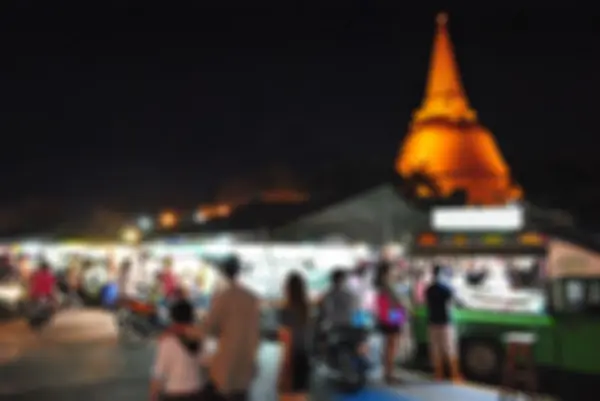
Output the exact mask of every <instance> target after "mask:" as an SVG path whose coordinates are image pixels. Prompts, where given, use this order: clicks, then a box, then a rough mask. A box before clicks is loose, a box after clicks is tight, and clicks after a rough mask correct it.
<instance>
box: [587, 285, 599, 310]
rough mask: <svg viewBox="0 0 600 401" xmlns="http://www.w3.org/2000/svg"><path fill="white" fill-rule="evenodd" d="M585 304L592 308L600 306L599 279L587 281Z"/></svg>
mask: <svg viewBox="0 0 600 401" xmlns="http://www.w3.org/2000/svg"><path fill="white" fill-rule="evenodd" d="M587 304H588V305H589V306H591V307H593V308H598V307H600V280H594V281H590V282H589V286H588V297H587Z"/></svg>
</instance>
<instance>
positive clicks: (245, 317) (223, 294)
mask: <svg viewBox="0 0 600 401" xmlns="http://www.w3.org/2000/svg"><path fill="white" fill-rule="evenodd" d="M222 270H223V275H224V276H225V277H226V278H227V279H228V281H229V285H228V286H227V287H226V288H224V289H223V290H222V291H220V292H219V293H218V294H215V295H214V298H213V299H212V301H211V304H210V307H209V310H208V313H207V317H206V320H205V322H204V325H203V326H204V327H203V329H202V333H203V334H204V335H205V336H212V337H216V338H217V339H218V345H217V350H216V352H215V354H214V356H213V357H212V358H211V362H210V379H211V382H212V384H213V385H214V390H215V391H216V393H217V395H218V396H219V397H218V398H222V399H225V400H227V401H245V400H246V399H247V395H248V390H249V388H250V385H251V384H252V380H253V379H254V375H255V373H256V355H257V351H258V346H259V344H260V300H259V299H258V297H257V296H256V295H254V294H253V293H252V292H251V291H250V290H248V289H247V288H245V287H243V286H242V285H240V283H238V281H237V276H238V274H239V272H240V262H239V260H238V259H237V258H236V257H230V258H228V259H227V260H226V261H225V262H224V263H223V269H222Z"/></svg>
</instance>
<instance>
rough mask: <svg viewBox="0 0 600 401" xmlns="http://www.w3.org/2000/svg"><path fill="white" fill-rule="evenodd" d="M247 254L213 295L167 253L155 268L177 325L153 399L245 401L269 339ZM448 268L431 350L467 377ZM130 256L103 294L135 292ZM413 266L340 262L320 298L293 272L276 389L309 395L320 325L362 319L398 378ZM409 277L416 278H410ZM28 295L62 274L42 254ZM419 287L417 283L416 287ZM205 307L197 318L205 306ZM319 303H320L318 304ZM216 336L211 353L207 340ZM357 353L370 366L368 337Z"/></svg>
mask: <svg viewBox="0 0 600 401" xmlns="http://www.w3.org/2000/svg"><path fill="white" fill-rule="evenodd" d="M240 265H241V264H240V261H239V260H238V259H237V258H236V257H234V256H232V257H229V258H227V259H226V260H225V261H224V262H222V264H221V266H220V273H221V276H222V277H224V278H225V282H226V285H224V286H222V287H221V288H219V289H217V290H216V291H214V292H213V293H212V294H211V296H210V302H208V299H207V295H206V294H205V293H198V292H194V291H191V290H190V288H184V286H182V284H181V282H180V280H179V279H178V277H177V275H176V274H175V272H174V271H173V266H172V260H170V259H169V258H166V259H165V260H164V263H163V266H162V269H160V271H159V272H158V274H157V275H156V277H155V280H154V285H153V290H152V291H151V292H152V293H153V294H154V296H152V297H153V299H154V301H153V302H157V303H160V304H162V305H165V306H166V307H167V308H168V310H169V322H170V325H169V326H168V328H166V329H165V330H164V332H163V333H162V335H161V336H160V338H159V341H158V347H157V354H156V359H155V363H154V367H153V372H152V384H151V391H150V394H151V401H158V400H159V399H164V400H172V401H175V400H192V399H205V400H209V401H210V400H215V401H217V400H228V401H229V400H231V401H243V400H246V399H247V398H248V390H249V388H250V386H251V384H252V382H253V380H254V378H255V377H256V375H257V372H258V364H257V359H256V358H257V352H258V347H259V344H260V342H261V307H262V303H261V300H260V298H259V297H258V295H257V294H254V293H253V292H252V291H251V290H250V289H248V288H246V287H245V286H244V285H243V284H242V283H241V282H240V280H239V279H238V278H239V274H240V270H241V266H240ZM444 272H445V270H444V269H443V268H442V267H440V266H435V267H434V268H433V271H432V276H433V281H432V282H431V283H430V284H429V285H428V287H427V288H424V289H422V290H421V291H422V292H423V294H422V295H423V297H424V298H425V300H426V304H427V309H428V319H429V350H430V358H431V362H432V365H433V367H434V373H435V377H436V378H440V379H441V378H443V376H444V371H445V369H444V366H446V365H448V366H449V367H450V372H451V375H452V379H454V380H460V379H461V375H460V370H459V361H458V357H457V349H456V346H455V341H454V333H453V330H452V325H451V315H450V304H451V302H452V298H453V297H452V290H451V288H450V287H449V286H448V284H447V281H446V280H445V278H444V277H445V274H444ZM130 273H131V262H130V261H128V260H124V261H123V262H122V264H121V266H119V267H118V268H113V269H112V270H111V271H110V274H109V280H108V282H107V283H106V284H105V286H104V289H103V291H102V294H101V298H102V299H101V300H102V304H103V305H104V306H106V307H107V308H112V307H114V306H115V305H116V304H118V303H119V302H121V301H122V300H123V299H126V298H128V297H129V296H130V295H131V294H130V291H129V290H128V288H129V287H130V282H131V279H130ZM406 273H407V272H406V271H405V270H402V269H397V268H394V267H392V265H391V264H389V263H386V262H380V263H378V264H376V265H375V266H373V265H370V264H366V263H361V264H360V265H359V266H358V267H357V268H356V269H354V270H347V269H339V270H335V271H333V273H332V275H331V285H330V288H329V290H328V291H326V292H325V293H324V294H323V296H322V297H321V298H320V299H319V301H318V302H317V303H316V304H315V303H314V302H313V301H312V300H311V299H310V298H309V296H308V291H307V286H306V282H305V279H304V277H303V276H302V275H301V274H299V273H291V274H290V275H289V276H288V277H287V280H286V281H285V284H284V298H285V299H284V302H283V305H282V306H281V307H280V310H279V319H278V322H279V325H278V340H279V342H280V343H281V345H282V350H283V352H282V354H281V355H282V356H281V361H280V365H279V378H278V382H277V391H278V392H279V394H280V398H282V399H287V400H303V399H306V397H307V394H308V392H309V384H310V381H311V377H312V372H311V368H312V367H314V366H315V364H314V363H313V362H314V354H315V349H317V348H318V340H316V338H318V336H315V332H317V331H321V332H324V333H333V332H335V331H336V330H338V331H339V330H342V331H343V330H347V329H348V328H351V327H360V328H361V329H364V330H365V331H367V332H369V333H378V334H379V335H380V336H381V338H382V340H383V341H382V342H383V347H382V351H383V352H382V359H381V364H382V367H383V377H384V380H385V382H386V383H388V384H397V383H399V382H400V380H399V377H397V376H396V375H395V372H396V362H397V359H396V358H397V355H398V350H399V347H400V344H401V342H402V341H404V340H406V339H403V334H405V330H406V328H407V326H408V325H409V322H410V315H411V313H412V305H411V298H412V297H411V296H410V295H411V289H410V283H408V282H407V280H406V277H405V276H404V277H403V274H404V275H405V274H406ZM80 274H81V272H80V271H78V270H75V269H73V270H68V271H67V272H66V274H65V275H64V276H63V279H62V283H63V285H64V286H66V288H63V291H62V292H63V293H66V294H67V295H66V296H67V297H69V296H70V295H72V296H73V297H77V294H78V290H79V287H80V283H81V276H80ZM408 281H410V280H408ZM26 282H27V285H26V287H27V290H28V295H29V301H31V302H34V303H35V302H39V301H42V300H48V301H49V302H50V303H53V302H54V301H55V297H56V293H57V287H58V286H59V282H58V280H57V278H56V277H55V273H54V272H53V269H51V267H50V266H49V264H48V263H46V262H44V261H41V262H40V263H39V266H38V268H37V269H36V270H34V271H32V272H30V274H29V275H28V277H27V280H26ZM415 290H416V289H415ZM199 306H201V307H203V308H205V309H206V312H205V314H204V315H203V318H202V320H201V321H200V322H197V317H198V314H197V313H196V312H197V309H198V307H199ZM315 310H316V311H318V313H316V314H315V313H314V312H315ZM214 340H216V343H217V346H216V350H214V352H213V353H210V354H209V353H208V352H207V348H210V347H207V344H209V342H210V341H214ZM356 351H357V354H358V355H363V356H364V361H365V364H366V365H367V366H368V365H369V364H372V363H373V361H372V360H370V359H369V354H370V350H369V348H368V343H367V342H362V343H359V344H357V349H356Z"/></svg>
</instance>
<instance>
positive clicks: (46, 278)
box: [29, 260, 56, 327]
mask: <svg viewBox="0 0 600 401" xmlns="http://www.w3.org/2000/svg"><path fill="white" fill-rule="evenodd" d="M55 291H56V278H55V277H54V274H53V273H52V270H51V269H50V265H49V264H48V262H46V261H44V260H42V261H41V262H40V265H39V267H38V268H37V270H36V271H35V272H34V273H33V275H32V276H31V281H30V285H29V301H30V303H31V306H32V311H31V316H30V324H31V325H32V326H34V327H40V326H41V325H42V324H43V323H44V322H45V321H47V320H48V319H49V318H50V316H51V315H52V311H53V310H54V309H55V307H56V297H55V295H56V293H55Z"/></svg>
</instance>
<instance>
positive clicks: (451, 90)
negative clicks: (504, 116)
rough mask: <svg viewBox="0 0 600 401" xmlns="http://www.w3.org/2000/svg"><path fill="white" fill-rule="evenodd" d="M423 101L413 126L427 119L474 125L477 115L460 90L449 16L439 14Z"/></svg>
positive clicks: (460, 85)
mask: <svg viewBox="0 0 600 401" xmlns="http://www.w3.org/2000/svg"><path fill="white" fill-rule="evenodd" d="M436 25H437V28H436V33H435V39H434V42H433V50H432V52H431V59H430V61H429V63H430V64H429V74H428V77H427V87H426V89H425V98H424V99H423V103H422V104H421V107H420V108H419V109H418V110H416V111H415V113H414V116H413V122H415V123H419V122H423V121H426V120H430V119H446V120H450V121H466V122H476V121H477V114H476V112H475V111H474V110H473V109H471V107H470V105H469V99H467V95H466V93H465V90H464V88H463V85H462V82H461V79H460V72H459V69H458V64H457V63H456V59H455V57H454V47H453V46H452V41H451V40H450V34H449V33H448V15H447V14H446V13H440V14H438V16H437V18H436Z"/></svg>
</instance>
